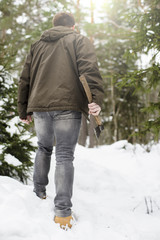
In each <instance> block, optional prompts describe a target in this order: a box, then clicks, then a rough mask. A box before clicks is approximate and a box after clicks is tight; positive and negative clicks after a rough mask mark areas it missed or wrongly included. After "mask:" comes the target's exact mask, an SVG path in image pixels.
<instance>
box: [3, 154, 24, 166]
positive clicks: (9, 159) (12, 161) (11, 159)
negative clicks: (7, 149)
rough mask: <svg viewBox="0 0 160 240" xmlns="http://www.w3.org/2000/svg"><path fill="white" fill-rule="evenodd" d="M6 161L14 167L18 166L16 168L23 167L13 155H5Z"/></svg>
mask: <svg viewBox="0 0 160 240" xmlns="http://www.w3.org/2000/svg"><path fill="white" fill-rule="evenodd" d="M4 160H5V161H6V162H7V163H8V164H12V165H13V166H16V167H17V166H20V165H22V163H21V162H20V161H19V160H18V159H17V158H15V157H14V156H13V155H11V154H5V155H4Z"/></svg>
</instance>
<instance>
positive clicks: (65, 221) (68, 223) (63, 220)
mask: <svg viewBox="0 0 160 240" xmlns="http://www.w3.org/2000/svg"><path fill="white" fill-rule="evenodd" d="M54 221H55V223H59V224H60V227H61V228H62V229H64V230H67V228H71V227H72V223H73V217H72V216H68V217H58V216H55V218H54Z"/></svg>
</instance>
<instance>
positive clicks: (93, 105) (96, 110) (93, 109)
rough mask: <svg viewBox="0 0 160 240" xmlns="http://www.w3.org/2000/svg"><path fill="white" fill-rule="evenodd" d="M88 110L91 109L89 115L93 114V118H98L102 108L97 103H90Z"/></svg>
mask: <svg viewBox="0 0 160 240" xmlns="http://www.w3.org/2000/svg"><path fill="white" fill-rule="evenodd" d="M88 108H89V112H88V113H89V114H92V115H93V116H98V115H99V113H100V111H101V107H100V106H99V105H98V104H96V103H94V102H93V103H89V104H88Z"/></svg>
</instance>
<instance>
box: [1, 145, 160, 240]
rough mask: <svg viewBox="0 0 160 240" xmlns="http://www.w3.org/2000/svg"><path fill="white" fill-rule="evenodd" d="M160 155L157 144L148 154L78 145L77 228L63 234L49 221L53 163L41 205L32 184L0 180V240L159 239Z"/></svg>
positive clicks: (131, 149)
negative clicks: (26, 184)
mask: <svg viewBox="0 0 160 240" xmlns="http://www.w3.org/2000/svg"><path fill="white" fill-rule="evenodd" d="M124 146H125V149H124ZM159 156H160V145H157V146H155V147H153V149H152V151H151V152H150V153H146V152H144V150H143V149H142V148H141V147H140V146H139V145H137V147H136V149H135V148H134V147H133V146H132V145H131V144H128V143H127V142H126V141H120V142H117V143H115V144H113V145H111V146H103V147H100V148H97V149H96V148H95V149H87V148H83V147H80V146H77V149H76V154H75V162H74V165H75V182H74V196H73V211H74V213H75V215H76V217H77V224H76V225H75V226H73V228H72V230H69V231H67V232H65V231H63V230H61V229H60V228H59V227H58V226H57V225H56V224H54V222H53V198H54V160H53V164H52V167H51V171H50V183H49V185H48V187H47V193H48V197H47V199H46V200H40V199H39V198H37V197H36V196H35V194H34V193H33V192H32V186H31V185H30V186H25V185H23V184H21V183H19V182H18V181H16V180H13V179H11V178H8V177H0V240H21V239H24V240H64V239H65V240H96V239H100V240H159V239H160V210H158V207H160V174H159V173H160V157H159ZM145 197H146V199H147V201H148V207H149V210H151V204H150V197H151V200H152V205H153V206H152V207H153V213H151V214H146V210H147V208H146V205H145ZM154 201H155V202H154Z"/></svg>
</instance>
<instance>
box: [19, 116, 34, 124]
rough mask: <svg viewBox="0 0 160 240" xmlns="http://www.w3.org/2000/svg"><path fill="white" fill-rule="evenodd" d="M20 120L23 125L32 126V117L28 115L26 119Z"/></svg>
mask: <svg viewBox="0 0 160 240" xmlns="http://www.w3.org/2000/svg"><path fill="white" fill-rule="evenodd" d="M20 120H21V122H23V123H26V124H30V123H31V122H32V117H31V115H27V118H26V119H20Z"/></svg>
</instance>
